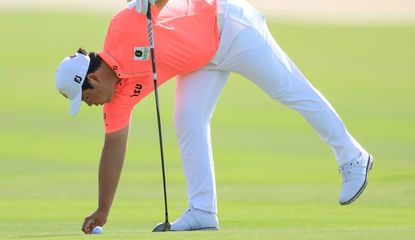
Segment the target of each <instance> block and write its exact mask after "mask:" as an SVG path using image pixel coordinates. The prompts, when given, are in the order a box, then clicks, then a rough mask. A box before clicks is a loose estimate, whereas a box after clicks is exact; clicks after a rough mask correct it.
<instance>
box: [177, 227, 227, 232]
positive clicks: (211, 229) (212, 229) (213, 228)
mask: <svg viewBox="0 0 415 240" xmlns="http://www.w3.org/2000/svg"><path fill="white" fill-rule="evenodd" d="M218 230H219V228H218V227H207V228H198V229H189V230H170V232H190V231H218Z"/></svg>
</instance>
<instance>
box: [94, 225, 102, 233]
mask: <svg viewBox="0 0 415 240" xmlns="http://www.w3.org/2000/svg"><path fill="white" fill-rule="evenodd" d="M103 232H104V229H103V228H102V227H100V226H96V227H94V229H93V230H92V234H101V233H103Z"/></svg>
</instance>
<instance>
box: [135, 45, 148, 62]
mask: <svg viewBox="0 0 415 240" xmlns="http://www.w3.org/2000/svg"><path fill="white" fill-rule="evenodd" d="M149 52H150V50H149V48H148V47H135V48H134V60H135V61H145V60H148V57H149Z"/></svg>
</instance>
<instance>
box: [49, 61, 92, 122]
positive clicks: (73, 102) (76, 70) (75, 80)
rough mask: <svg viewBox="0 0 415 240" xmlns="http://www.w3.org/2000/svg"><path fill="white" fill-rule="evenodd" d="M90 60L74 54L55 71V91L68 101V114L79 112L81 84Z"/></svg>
mask: <svg viewBox="0 0 415 240" xmlns="http://www.w3.org/2000/svg"><path fill="white" fill-rule="evenodd" d="M89 63H90V59H89V57H88V56H86V55H84V54H81V53H75V54H74V55H72V56H69V57H66V58H64V59H63V60H62V62H61V63H60V64H59V66H58V69H57V70H56V89H57V90H58V91H59V92H60V93H62V94H63V95H65V96H66V97H67V98H69V100H70V110H69V114H70V115H72V116H74V115H76V114H77V113H78V112H79V108H80V107H81V102H82V84H83V83H84V81H85V78H86V74H87V72H88V68H89Z"/></svg>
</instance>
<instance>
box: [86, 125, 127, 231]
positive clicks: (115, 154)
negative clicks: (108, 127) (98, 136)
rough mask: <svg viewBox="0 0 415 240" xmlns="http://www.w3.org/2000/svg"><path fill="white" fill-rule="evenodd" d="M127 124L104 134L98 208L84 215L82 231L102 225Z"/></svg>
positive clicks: (122, 152)
mask: <svg viewBox="0 0 415 240" xmlns="http://www.w3.org/2000/svg"><path fill="white" fill-rule="evenodd" d="M128 130H129V126H127V127H125V128H123V129H122V130H120V131H118V132H115V133H109V134H106V135H105V143H104V147H103V149H102V154H101V162H100V165H99V196H98V209H97V210H96V211H95V212H94V213H93V214H91V215H90V216H88V217H86V218H85V220H84V223H83V225H82V231H83V232H85V233H87V234H89V233H91V232H92V229H94V227H95V226H103V225H104V224H105V223H106V221H107V217H108V214H109V211H110V208H111V205H112V201H113V200H114V196H115V192H116V190H117V186H118V182H119V179H120V175H121V170H122V167H123V163H124V156H125V151H126V148H127V140H128Z"/></svg>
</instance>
